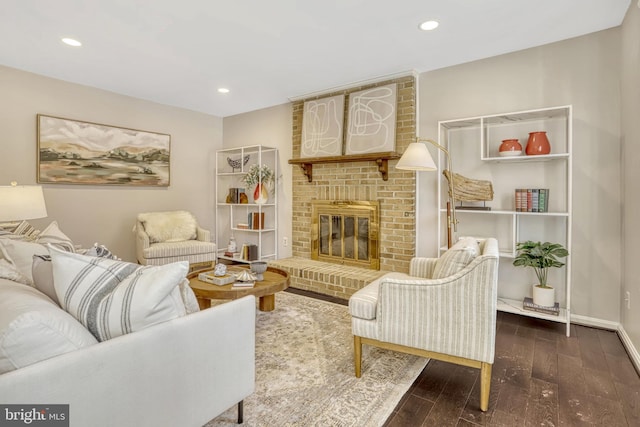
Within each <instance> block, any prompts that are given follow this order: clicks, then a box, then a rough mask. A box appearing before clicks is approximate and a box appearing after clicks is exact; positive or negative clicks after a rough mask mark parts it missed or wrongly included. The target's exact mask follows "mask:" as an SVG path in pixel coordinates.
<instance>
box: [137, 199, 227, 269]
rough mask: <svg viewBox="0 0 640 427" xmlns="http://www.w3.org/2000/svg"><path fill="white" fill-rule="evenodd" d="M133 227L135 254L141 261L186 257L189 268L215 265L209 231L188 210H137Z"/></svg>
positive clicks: (152, 262)
mask: <svg viewBox="0 0 640 427" xmlns="http://www.w3.org/2000/svg"><path fill="white" fill-rule="evenodd" d="M134 231H135V233H136V257H137V258H138V262H139V263H140V264H142V265H163V264H168V263H170V262H176V261H189V266H190V268H191V269H192V270H193V269H195V268H200V267H202V268H206V267H208V266H213V265H215V262H216V258H217V256H216V255H217V254H216V244H215V243H212V242H211V233H210V232H209V230H205V229H203V228H201V227H200V226H199V225H198V223H197V221H196V219H195V217H194V216H193V215H192V214H191V213H190V212H187V211H171V212H148V213H141V214H139V215H138V218H137V220H136V226H135V228H134Z"/></svg>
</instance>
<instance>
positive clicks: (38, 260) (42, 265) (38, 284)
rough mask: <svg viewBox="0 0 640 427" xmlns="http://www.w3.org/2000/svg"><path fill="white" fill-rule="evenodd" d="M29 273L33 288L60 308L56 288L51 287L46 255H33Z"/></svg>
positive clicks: (51, 278) (48, 259)
mask: <svg viewBox="0 0 640 427" xmlns="http://www.w3.org/2000/svg"><path fill="white" fill-rule="evenodd" d="M31 273H32V275H33V286H34V287H35V288H36V289H37V290H39V291H40V292H42V293H43V294H45V295H46V296H48V297H49V298H51V300H52V301H53V302H55V303H56V304H58V306H60V302H59V301H58V295H57V294H56V288H55V286H54V285H53V264H52V263H51V257H50V256H48V255H46V256H45V255H34V256H33V266H32V268H31Z"/></svg>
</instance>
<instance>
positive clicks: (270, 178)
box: [242, 165, 276, 205]
mask: <svg viewBox="0 0 640 427" xmlns="http://www.w3.org/2000/svg"><path fill="white" fill-rule="evenodd" d="M242 181H243V182H244V183H245V184H246V185H247V186H248V187H252V186H254V185H255V189H254V191H253V201H254V202H255V203H256V204H259V205H262V204H264V203H267V201H268V199H269V191H268V187H270V186H272V185H273V184H275V181H276V177H275V174H274V173H273V170H272V169H271V168H270V167H269V166H267V165H262V166H260V165H251V167H250V168H249V171H248V172H247V174H246V175H245V176H243V177H242Z"/></svg>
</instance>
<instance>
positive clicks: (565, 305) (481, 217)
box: [438, 106, 572, 336]
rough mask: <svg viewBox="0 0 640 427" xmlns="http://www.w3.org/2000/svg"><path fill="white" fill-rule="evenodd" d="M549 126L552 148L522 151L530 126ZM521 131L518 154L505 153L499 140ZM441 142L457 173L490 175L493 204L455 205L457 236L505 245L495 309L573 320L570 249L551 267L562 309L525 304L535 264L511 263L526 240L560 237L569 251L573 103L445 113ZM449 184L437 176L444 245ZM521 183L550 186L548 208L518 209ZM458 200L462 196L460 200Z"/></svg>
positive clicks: (538, 128)
mask: <svg viewBox="0 0 640 427" xmlns="http://www.w3.org/2000/svg"><path fill="white" fill-rule="evenodd" d="M534 131H546V132H547V137H548V138H549V142H550V144H551V153H550V154H547V155H536V156H527V155H526V154H525V153H524V150H525V148H526V145H527V139H528V137H529V132H534ZM511 138H518V139H519V142H520V144H521V145H522V148H523V153H522V155H521V156H515V157H501V156H500V155H499V147H500V144H501V143H502V140H504V139H511ZM438 141H439V143H440V144H442V145H443V146H444V147H446V148H447V149H448V150H449V152H450V154H451V160H452V169H453V171H454V172H456V173H458V174H461V175H464V176H465V177H468V178H473V179H483V180H489V181H491V183H492V185H493V190H494V198H493V200H492V201H488V202H486V205H487V206H488V207H490V208H491V210H464V209H462V208H460V207H459V206H456V207H457V209H456V216H457V219H458V231H457V233H456V237H460V236H475V237H496V238H497V239H498V244H499V247H500V266H499V279H498V294H499V297H498V310H501V311H506V312H510V313H517V314H521V315H524V316H530V317H536V318H540V319H546V320H551V321H555V322H561V323H565V324H566V330H567V336H569V332H570V323H571V309H570V307H571V255H569V257H567V258H566V259H563V260H562V261H563V262H566V265H565V266H564V267H562V268H559V269H558V268H552V269H550V271H549V284H550V285H552V286H553V287H554V288H555V290H556V301H558V302H559V305H560V307H561V309H560V315H559V316H555V315H549V314H544V313H538V312H533V311H528V310H524V309H523V308H522V302H523V299H524V297H527V296H531V286H532V284H534V283H535V282H536V279H535V275H534V274H533V271H530V270H532V269H530V268H522V267H514V266H513V265H512V263H513V258H514V257H515V255H516V244H517V243H518V242H522V241H526V240H534V241H543V242H544V241H550V242H557V243H561V244H563V245H564V246H565V247H566V248H567V250H568V251H569V254H571V253H572V251H571V216H572V214H571V199H572V183H571V176H572V171H571V168H572V160H571V149H572V111H571V106H561V107H552V108H542V109H537V110H529V111H519V112H512V113H504V114H496V115H490V116H479V117H471V118H465V119H456V120H446V121H440V122H439V123H438ZM438 156H439V157H438V162H439V166H440V167H439V169H440V170H442V165H445V164H446V163H445V160H446V159H445V158H444V154H442V153H439V155H438ZM448 188H449V187H448V183H447V181H446V179H445V178H444V176H443V177H441V179H439V180H438V203H439V206H440V215H438V242H439V243H438V244H439V250H440V252H442V251H444V250H445V249H446V239H447V232H446V208H445V202H446V200H447V192H448ZM517 188H548V189H549V191H550V195H549V210H548V212H516V210H515V190H516V189H517ZM456 204H457V205H459V203H456Z"/></svg>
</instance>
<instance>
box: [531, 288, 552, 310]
mask: <svg viewBox="0 0 640 427" xmlns="http://www.w3.org/2000/svg"><path fill="white" fill-rule="evenodd" d="M533 303H534V304H536V305H539V306H542V307H553V306H554V305H555V303H556V292H555V289H553V288H541V287H539V286H537V285H533Z"/></svg>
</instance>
